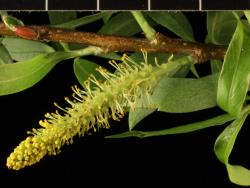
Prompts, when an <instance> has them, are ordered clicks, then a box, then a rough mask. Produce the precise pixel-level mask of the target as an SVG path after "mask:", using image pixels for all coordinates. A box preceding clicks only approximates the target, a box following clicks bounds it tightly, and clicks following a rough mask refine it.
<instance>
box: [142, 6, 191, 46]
mask: <svg viewBox="0 0 250 188" xmlns="http://www.w3.org/2000/svg"><path fill="white" fill-rule="evenodd" d="M146 13H147V14H148V15H149V16H150V17H151V18H152V19H153V20H154V21H156V22H157V23H158V24H160V25H162V26H164V27H166V28H167V29H169V30H170V31H172V32H173V33H175V34H176V35H178V36H179V37H181V38H183V39H184V40H187V41H194V36H193V31H192V27H191V25H190V23H189V21H188V19H187V18H186V17H185V15H184V14H183V13H182V12H163V11H157V12H154V11H152V12H146Z"/></svg>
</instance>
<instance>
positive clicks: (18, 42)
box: [2, 37, 55, 61]
mask: <svg viewBox="0 0 250 188" xmlns="http://www.w3.org/2000/svg"><path fill="white" fill-rule="evenodd" d="M2 44H3V45H4V46H5V47H6V49H7V50H8V52H9V54H10V56H11V57H12V59H13V60H16V61H25V60H28V59H31V58H33V57H35V56H37V55H40V54H47V53H52V52H54V51H55V50H54V49H53V48H52V47H50V46H49V45H47V44H44V43H42V42H38V41H32V40H25V39H20V38H12V37H7V38H4V39H3V40H2Z"/></svg>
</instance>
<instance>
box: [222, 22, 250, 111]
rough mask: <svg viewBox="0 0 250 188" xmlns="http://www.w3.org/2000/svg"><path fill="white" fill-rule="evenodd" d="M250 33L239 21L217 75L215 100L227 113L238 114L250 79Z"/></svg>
mask: <svg viewBox="0 0 250 188" xmlns="http://www.w3.org/2000/svg"><path fill="white" fill-rule="evenodd" d="M249 41H250V34H249V33H247V32H246V31H245V29H244V26H243V24H242V23H241V22H240V21H239V22H238V25H237V28H236V31H235V33H234V36H233V38H232V41H231V42H230V44H229V47H228V50H227V53H226V55H225V59H224V63H223V67H222V70H221V73H220V76H219V82H218V92H217V102H218V105H219V106H220V107H221V108H222V109H223V110H225V111H227V112H228V113H230V114H232V115H234V116H238V115H239V114H240V113H241V110H242V106H243V103H244V101H245V97H246V93H247V90H248V86H249V80H250V66H249V59H250V43H249Z"/></svg>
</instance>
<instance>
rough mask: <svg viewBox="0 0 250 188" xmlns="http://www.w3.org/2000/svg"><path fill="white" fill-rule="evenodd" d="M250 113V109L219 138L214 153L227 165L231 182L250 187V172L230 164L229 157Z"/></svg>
mask: <svg viewBox="0 0 250 188" xmlns="http://www.w3.org/2000/svg"><path fill="white" fill-rule="evenodd" d="M249 113H250V107H249V106H248V108H246V110H244V111H243V113H242V114H241V115H240V116H239V117H238V118H237V119H236V120H234V121H233V122H232V123H231V124H230V125H229V126H228V127H226V129H225V130H224V131H223V132H222V133H221V134H220V136H219V137H218V138H217V140H216V142H215V145H214V151H215V154H216V156H217V157H218V159H219V160H220V161H221V162H222V163H223V164H225V165H226V168H227V172H228V175H229V178H230V180H231V181H232V182H233V183H236V184H238V185H245V186H247V185H248V186H249V185H250V170H248V169H246V168H244V167H242V166H239V165H231V164H229V156H230V154H231V152H232V149H233V147H234V143H235V141H236V138H237V135H238V133H239V131H240V129H241V128H242V125H243V124H244V122H245V120H246V118H247V116H248V115H249Z"/></svg>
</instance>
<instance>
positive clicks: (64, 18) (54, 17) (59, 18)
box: [48, 11, 77, 25]
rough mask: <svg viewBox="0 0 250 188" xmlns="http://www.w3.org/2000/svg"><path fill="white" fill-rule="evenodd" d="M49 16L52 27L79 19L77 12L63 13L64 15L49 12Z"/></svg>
mask: <svg viewBox="0 0 250 188" xmlns="http://www.w3.org/2000/svg"><path fill="white" fill-rule="evenodd" d="M48 15H49V21H50V24H52V25H56V24H62V23H65V22H68V21H71V20H73V19H76V18H77V14H76V12H75V11H70V12H63V14H62V12H54V11H49V12H48Z"/></svg>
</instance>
